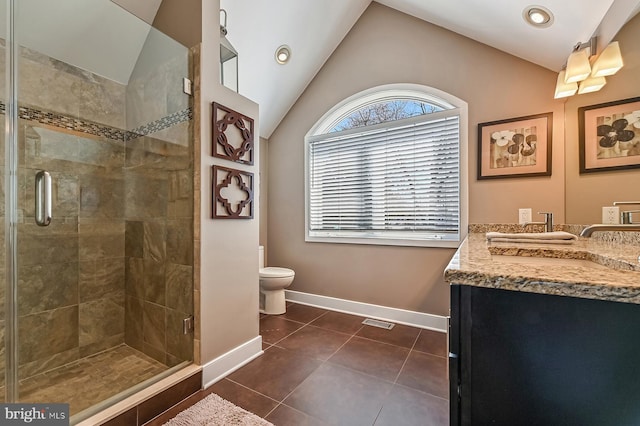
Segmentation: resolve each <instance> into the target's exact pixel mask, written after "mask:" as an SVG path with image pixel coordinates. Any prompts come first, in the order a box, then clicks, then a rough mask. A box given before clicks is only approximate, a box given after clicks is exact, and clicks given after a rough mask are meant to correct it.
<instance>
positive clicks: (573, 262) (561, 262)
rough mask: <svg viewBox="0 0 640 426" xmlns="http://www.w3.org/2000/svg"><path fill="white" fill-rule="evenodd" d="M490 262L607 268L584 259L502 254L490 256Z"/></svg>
mask: <svg viewBox="0 0 640 426" xmlns="http://www.w3.org/2000/svg"><path fill="white" fill-rule="evenodd" d="M491 260H492V261H493V262H495V263H500V264H510V265H531V266H555V267H571V266H580V267H587V268H596V269H606V270H608V269H609V268H608V267H606V266H604V265H600V264H599V263H595V262H592V261H590V260H585V259H567V258H558V257H530V256H509V255H502V254H494V255H491Z"/></svg>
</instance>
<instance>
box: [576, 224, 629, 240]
mask: <svg viewBox="0 0 640 426" xmlns="http://www.w3.org/2000/svg"><path fill="white" fill-rule="evenodd" d="M604 231H626V232H633V231H637V232H640V223H624V224H622V225H607V224H602V223H597V224H595V225H591V226H587V227H586V228H584V229H583V230H582V232H581V233H580V236H581V237H590V236H591V234H593V233H594V232H604Z"/></svg>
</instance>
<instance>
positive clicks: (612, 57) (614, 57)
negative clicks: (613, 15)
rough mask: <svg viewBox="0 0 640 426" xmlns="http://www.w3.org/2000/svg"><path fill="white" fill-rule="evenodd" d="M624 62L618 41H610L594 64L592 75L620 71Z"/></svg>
mask: <svg viewBox="0 0 640 426" xmlns="http://www.w3.org/2000/svg"><path fill="white" fill-rule="evenodd" d="M623 65H624V63H623V62H622V54H621V53H620V45H619V44H618V42H617V41H614V42H612V43H609V45H608V46H607V47H606V48H605V49H604V50H603V51H602V53H601V54H600V56H598V59H597V60H596V61H595V63H594V64H593V69H592V70H591V76H592V77H604V76H607V75H613V74H615V73H617V72H618V70H619V69H620V68H622V66H623Z"/></svg>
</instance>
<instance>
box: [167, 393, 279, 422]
mask: <svg viewBox="0 0 640 426" xmlns="http://www.w3.org/2000/svg"><path fill="white" fill-rule="evenodd" d="M229 425H242V426H273V424H272V423H269V422H268V421H266V420H265V419H263V418H261V417H258V416H256V415H255V414H253V413H250V412H248V411H247V410H244V409H242V408H240V407H238V406H237V405H234V404H232V403H231V402H229V401H227V400H226V399H222V398H220V397H219V396H218V395H216V394H215V393H212V394H211V395H209V396H207V397H206V398H205V399H203V400H202V401H200V402H198V403H197V404H194V405H192V406H191V407H189V408H187V409H186V410H184V411H183V412H181V413H180V414H178V415H177V416H175V417H174V418H173V419H171V420H169V421H168V422H167V423H165V424H164V426H229Z"/></svg>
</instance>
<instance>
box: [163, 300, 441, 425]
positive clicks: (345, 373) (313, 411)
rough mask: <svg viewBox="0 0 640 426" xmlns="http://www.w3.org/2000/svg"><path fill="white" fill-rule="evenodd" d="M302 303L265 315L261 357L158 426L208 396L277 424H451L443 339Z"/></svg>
mask: <svg viewBox="0 0 640 426" xmlns="http://www.w3.org/2000/svg"><path fill="white" fill-rule="evenodd" d="M363 319H364V318H362V317H358V316H353V315H347V314H343V313H339V312H333V311H327V310H324V309H318V308H314V307H310V306H305V305H300V304H291V303H290V304H289V305H288V307H287V313H286V314H284V315H279V316H263V317H262V318H261V319H260V334H261V335H262V339H263V345H264V350H265V352H264V355H262V356H261V357H259V358H257V359H256V360H254V361H252V362H251V363H249V364H247V365H246V366H244V367H242V368H240V369H239V370H237V371H236V372H234V373H232V374H231V375H229V376H228V377H227V378H225V379H223V380H221V381H219V382H218V383H216V384H215V385H213V386H211V387H210V388H208V389H207V390H205V391H201V392H199V393H198V394H196V395H194V396H192V397H191V398H189V399H188V400H186V401H184V402H183V403H181V404H180V405H178V406H176V407H174V408H173V409H172V410H170V411H169V412H167V413H165V414H164V415H163V416H161V418H158V419H156V420H155V421H154V422H153V424H154V425H155V424H158V425H159V424H162V423H163V422H165V421H167V420H168V419H169V418H171V417H173V416H175V415H176V414H177V413H178V412H179V411H181V410H183V409H185V408H186V407H188V406H190V405H192V404H195V403H196V402H198V401H199V400H200V399H202V398H204V397H205V396H206V395H208V394H209V393H211V392H215V393H216V394H218V395H220V396H221V397H223V398H225V399H227V400H229V401H231V402H233V403H234V404H236V405H238V406H240V407H243V408H244V409H246V410H248V411H251V412H252V413H255V414H257V415H259V416H261V417H264V418H265V419H267V420H268V421H270V422H271V423H273V424H275V425H277V426H280V425H295V426H302V425H326V424H330V425H347V426H352V425H353V426H356V425H394V426H400V425H420V426H429V425H448V424H449V401H448V382H447V362H446V335H445V334H444V333H438V332H434V331H429V330H421V329H419V328H414V327H409V326H405V325H400V324H396V325H395V326H394V327H393V329H391V330H384V329H380V328H376V327H371V326H366V325H362V320H363Z"/></svg>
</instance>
